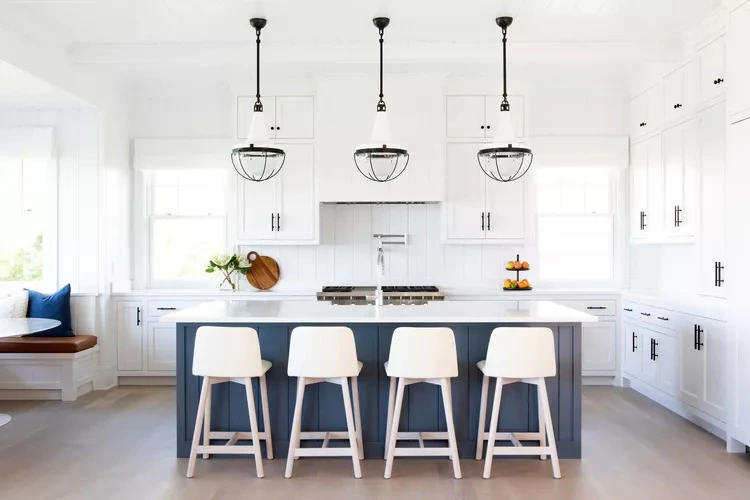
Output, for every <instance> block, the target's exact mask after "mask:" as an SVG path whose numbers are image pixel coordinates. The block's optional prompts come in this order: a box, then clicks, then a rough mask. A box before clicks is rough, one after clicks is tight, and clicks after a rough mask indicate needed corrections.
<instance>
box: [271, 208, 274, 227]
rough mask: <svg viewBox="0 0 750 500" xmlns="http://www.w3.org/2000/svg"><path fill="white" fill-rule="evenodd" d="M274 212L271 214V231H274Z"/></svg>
mask: <svg viewBox="0 0 750 500" xmlns="http://www.w3.org/2000/svg"><path fill="white" fill-rule="evenodd" d="M273 230H274V229H273V212H271V231H273Z"/></svg>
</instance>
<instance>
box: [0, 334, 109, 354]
mask: <svg viewBox="0 0 750 500" xmlns="http://www.w3.org/2000/svg"><path fill="white" fill-rule="evenodd" d="M95 345H96V335H76V336H74V337H9V338H4V339H0V353H22V354H31V353H58V352H62V353H75V352H81V351H85V350H86V349H89V348H91V347H94V346H95Z"/></svg>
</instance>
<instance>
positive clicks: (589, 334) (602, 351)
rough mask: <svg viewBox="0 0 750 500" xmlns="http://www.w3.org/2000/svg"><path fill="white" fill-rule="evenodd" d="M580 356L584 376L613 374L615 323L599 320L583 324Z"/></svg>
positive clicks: (615, 346) (615, 348)
mask: <svg viewBox="0 0 750 500" xmlns="http://www.w3.org/2000/svg"><path fill="white" fill-rule="evenodd" d="M581 357H582V359H581V364H582V366H581V370H582V372H583V375H584V376H604V375H615V372H616V371H617V323H615V322H614V321H601V322H599V323H591V324H585V325H583V331H582V339H581Z"/></svg>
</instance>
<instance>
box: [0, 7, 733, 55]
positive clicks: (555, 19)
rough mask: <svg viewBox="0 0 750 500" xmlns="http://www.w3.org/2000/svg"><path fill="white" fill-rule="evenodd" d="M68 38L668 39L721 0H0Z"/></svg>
mask: <svg viewBox="0 0 750 500" xmlns="http://www.w3.org/2000/svg"><path fill="white" fill-rule="evenodd" d="M0 2H1V3H5V4H7V6H8V7H10V8H12V9H14V10H17V11H18V12H19V13H21V14H23V15H24V16H29V17H30V18H33V19H34V20H36V21H39V22H40V23H42V24H43V26H45V27H46V29H49V30H51V31H52V32H53V33H55V34H56V35H57V36H58V37H59V38H60V39H61V40H63V41H64V42H66V43H68V44H85V45H88V44H94V45H96V44H126V45H129V44H185V43H189V44H207V43H247V42H250V41H252V39H253V37H254V36H253V35H254V34H253V33H252V30H251V28H250V27H249V25H248V23H247V20H248V18H249V17H251V16H254V15H260V16H265V17H267V18H268V19H269V23H268V27H267V28H266V30H264V42H265V41H267V42H268V43H275V42H276V43H304V44H310V43H325V44H333V43H340V44H346V43H364V42H368V41H370V42H371V41H372V39H373V37H374V36H375V34H374V31H375V28H374V27H373V26H372V24H371V18H372V17H374V16H375V15H381V14H385V15H388V16H389V17H391V19H392V25H391V27H390V28H389V29H388V30H387V33H388V35H387V36H388V37H390V38H391V40H393V41H394V42H396V43H410V42H423V43H424V42H426V43H435V42H437V43H443V42H459V43H488V42H497V41H498V39H499V28H497V27H496V26H495V24H494V18H495V17H496V16H498V15H512V16H515V18H516V20H515V22H514V24H513V26H512V27H511V29H510V37H511V39H512V40H514V41H517V42H556V43H557V42H587V43H588V42H606V43H612V42H632V41H640V42H651V43H653V42H670V41H675V40H676V39H678V38H679V37H680V35H681V33H682V32H683V31H684V30H685V29H687V28H689V27H690V26H691V25H694V24H696V23H698V22H700V20H701V19H702V18H703V17H705V16H706V15H707V14H708V13H709V12H710V11H712V10H713V9H714V8H716V7H717V6H718V5H719V4H720V3H721V0H468V1H467V0H463V1H460V0H0Z"/></svg>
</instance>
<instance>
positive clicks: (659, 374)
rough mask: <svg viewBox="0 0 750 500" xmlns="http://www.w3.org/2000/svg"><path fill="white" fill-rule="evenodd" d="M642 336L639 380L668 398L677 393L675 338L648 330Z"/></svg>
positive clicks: (642, 332)
mask: <svg viewBox="0 0 750 500" xmlns="http://www.w3.org/2000/svg"><path fill="white" fill-rule="evenodd" d="M639 331H640V332H641V334H642V335H643V339H642V340H643V349H642V352H641V361H642V364H643V365H642V366H643V368H642V370H641V379H642V380H643V381H644V382H646V383H648V384H649V385H651V386H653V387H655V388H657V389H659V390H660V391H662V392H664V393H666V394H668V395H669V396H676V392H677V368H678V363H677V360H678V357H677V343H676V341H675V338H674V337H672V336H670V335H666V334H664V333H661V332H657V331H655V330H651V329H649V328H641V329H640V330H639Z"/></svg>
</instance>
